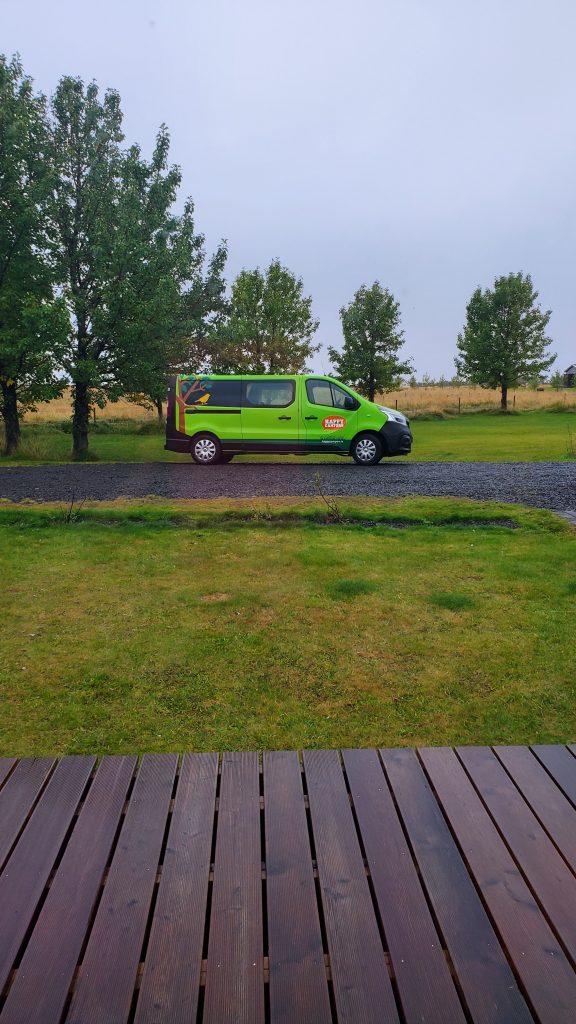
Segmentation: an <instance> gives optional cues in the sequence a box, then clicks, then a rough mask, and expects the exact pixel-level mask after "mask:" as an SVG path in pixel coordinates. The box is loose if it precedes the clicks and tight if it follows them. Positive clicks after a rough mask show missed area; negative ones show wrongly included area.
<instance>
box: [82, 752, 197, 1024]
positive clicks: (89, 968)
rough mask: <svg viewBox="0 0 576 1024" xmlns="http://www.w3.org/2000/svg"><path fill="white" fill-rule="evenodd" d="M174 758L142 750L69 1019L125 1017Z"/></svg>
mask: <svg viewBox="0 0 576 1024" xmlns="http://www.w3.org/2000/svg"><path fill="white" fill-rule="evenodd" d="M177 764H178V758H177V757H176V756H175V755H172V754H146V755H145V756H144V757H143V758H142V763H141V765H140V769H139V771H138V775H137V777H136V782H135V784H134V789H133V791H132V794H131V797H130V802H129V804H128V810H127V812H126V818H125V820H124V824H123V826H122V830H121V832H120V836H119V838H118V843H117V845H116V850H115V852H114V857H113V859H112V863H111V865H110V870H109V873H108V878H107V881H106V884H105V886H104V892H103V893H102V897H101V900H100V903H99V906H98V910H97V913H96V917H95V919H94V924H93V927H92V931H91V933H90V938H89V940H88V945H87V947H86V952H85V954H84V959H83V961H82V966H81V970H80V975H79V977H78V981H77V984H76V988H75V990H74V994H73V997H72V1003H71V1006H70V1011H69V1013H68V1017H67V1020H68V1021H69V1022H73V1024H118V1022H124V1021H126V1020H127V1019H128V1014H129V1012H130V1006H131V1003H132V998H133V994H134V987H135V983H136V976H137V971H138V963H139V960H140V953H141V950H142V943H143V939H144V933H145V929H146V922H147V918H148V911H149V908H150V901H151V899H152V893H153V889H154V883H155V880H156V872H157V866H158V860H159V856H160V851H161V847H162V841H163V838H164V832H165V826H166V821H167V816H168V810H169V806H170V798H171V795H172V787H173V784H174V777H175V774H176V768H177Z"/></svg>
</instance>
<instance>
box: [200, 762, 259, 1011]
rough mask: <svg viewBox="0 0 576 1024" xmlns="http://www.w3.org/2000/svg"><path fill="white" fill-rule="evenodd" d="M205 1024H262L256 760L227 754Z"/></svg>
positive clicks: (207, 974) (257, 776) (212, 911)
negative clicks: (229, 1023) (232, 1023)
mask: <svg viewBox="0 0 576 1024" xmlns="http://www.w3.org/2000/svg"><path fill="white" fill-rule="evenodd" d="M202 1021H203V1024H226V1022H229V1021H230V1022H234V1024H263V1022H264V950H263V919H262V848H261V838H260V781H259V771H258V755H257V754H253V753H239V754H235V753H225V754H223V756H222V777H221V785H220V799H219V809H218V824H217V833H216V854H215V862H214V884H213V891H212V910H211V922H210V937H209V942H208V962H207V966H206V994H205V1002H204V1013H203V1017H202Z"/></svg>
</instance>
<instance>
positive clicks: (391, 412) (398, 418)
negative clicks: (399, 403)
mask: <svg viewBox="0 0 576 1024" xmlns="http://www.w3.org/2000/svg"><path fill="white" fill-rule="evenodd" d="M378 408H379V409H380V412H384V413H386V416H387V417H388V419H389V420H393V421H394V423H403V424H404V426H405V427H406V426H407V425H408V420H407V419H406V417H405V416H404V414H403V413H401V412H398V410H397V409H388V408H387V406H385V405H379V406H378Z"/></svg>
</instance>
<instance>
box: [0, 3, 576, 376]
mask: <svg viewBox="0 0 576 1024" xmlns="http://www.w3.org/2000/svg"><path fill="white" fill-rule="evenodd" d="M575 41H576V4H575V3H574V0H346V2H341V0H204V2H199V0H164V2H163V3H155V2H152V0H98V2H95V3H90V4H87V3H79V2H78V0H53V2H52V3H46V2H45V0H27V2H22V0H0V51H2V52H4V53H5V54H7V55H11V54H12V53H13V52H16V51H17V52H19V53H20V55H21V58H22V61H23V63H24V66H25V69H26V71H27V72H28V73H29V74H30V75H31V76H32V77H33V78H34V80H35V82H36V85H37V87H38V88H39V89H42V90H43V91H45V92H47V93H50V92H51V91H52V90H53V89H54V87H55V85H56V83H57V81H58V78H59V77H60V76H61V75H63V74H72V75H80V76H82V77H83V78H84V79H85V80H89V79H92V78H95V79H96V80H97V82H98V83H99V84H100V85H101V86H102V87H108V86H111V87H114V88H117V89H118V90H119V92H120V95H121V97H122V107H123V111H124V127H125V133H126V138H127V140H128V141H129V142H133V141H137V142H139V143H140V144H141V145H142V147H143V149H144V150H145V151H146V152H147V153H149V152H150V150H151V148H152V143H153V139H154V136H155V133H156V130H157V128H158V125H159V124H160V123H161V122H165V123H166V124H167V125H168V127H169V129H170V132H171V137H172V148H171V153H172V158H173V160H174V162H176V163H178V164H180V165H181V167H182V170H183V190H182V191H183V195H184V194H190V195H192V197H193V198H194V201H195V204H196V214H197V226H198V228H199V229H200V230H201V231H203V232H204V233H205V234H206V238H207V242H208V245H209V247H210V248H214V246H215V245H216V244H217V242H218V240H219V238H221V237H222V238H226V239H227V240H228V244H229V251H230V258H229V263H228V273H227V276H228V279H229V280H231V279H232V278H233V277H234V276H235V275H236V274H237V273H238V271H239V270H241V269H242V268H243V267H248V268H252V267H255V266H260V267H262V268H264V267H265V266H267V264H268V263H269V261H270V260H271V259H272V258H273V257H275V256H278V257H279V258H280V260H281V261H282V262H283V263H284V264H285V265H286V266H288V267H289V268H290V269H291V270H293V271H294V272H295V273H297V274H298V275H299V276H301V277H302V278H303V280H304V286H305V289H306V292H307V294H311V295H312V296H313V299H314V309H315V313H316V315H317V317H318V318H319V319H320V329H319V332H318V340H319V341H321V342H322V343H323V345H329V344H335V345H336V347H339V346H340V344H341V331H340V321H339V316H338V310H339V308H340V306H342V305H343V304H344V303H347V302H348V301H350V299H351V298H352V296H353V294H354V292H355V290H356V289H357V288H358V287H359V286H360V285H361V284H362V283H366V284H370V283H372V281H374V280H375V279H378V280H379V281H380V282H381V284H382V285H384V286H386V287H388V288H389V289H390V290H391V291H392V292H393V294H394V295H395V297H396V298H397V299H398V300H399V301H400V303H401V307H402V317H403V326H404V329H405V333H406V344H405V349H404V351H405V354H407V355H411V356H412V357H413V359H414V362H415V366H416V370H417V373H418V376H421V375H422V373H430V374H432V375H433V376H435V377H437V376H439V375H440V374H442V373H444V374H446V375H448V376H451V375H452V373H453V370H454V367H453V357H454V350H455V343H456V336H457V334H458V331H459V330H460V329H461V327H462V324H463V321H464V313H465V306H466V301H467V299H468V297H469V296H470V294H471V292H472V291H473V290H474V288H475V287H477V286H478V285H481V286H482V287H487V286H490V285H491V284H492V282H493V280H494V277H495V276H496V275H499V274H507V273H508V272H510V271H519V270H522V271H524V272H529V273H531V275H532V278H533V281H534V283H535V286H536V288H537V289H538V290H539V292H540V301H541V303H542V306H543V307H544V308H550V309H552V310H553V317H552V320H551V323H550V332H551V334H552V337H553V339H554V350H555V351H557V352H558V357H559V358H558V363H557V368H560V369H564V368H565V367H566V366H567V365H568V364H569V363H572V362H575V361H576V330H575V323H576V258H575V256H576V244H575V238H576V192H575V187H576V133H575V124H576V60H575V57H574V51H575ZM315 369H325V370H326V371H327V370H328V369H329V364H328V360H327V358H326V356H325V355H322V354H320V355H319V356H318V357H316V359H315Z"/></svg>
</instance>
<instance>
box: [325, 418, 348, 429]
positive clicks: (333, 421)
mask: <svg viewBox="0 0 576 1024" xmlns="http://www.w3.org/2000/svg"><path fill="white" fill-rule="evenodd" d="M322 426H323V427H324V430H342V427H345V426H346V420H345V419H344V417H343V416H327V417H326V419H324V420H322Z"/></svg>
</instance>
